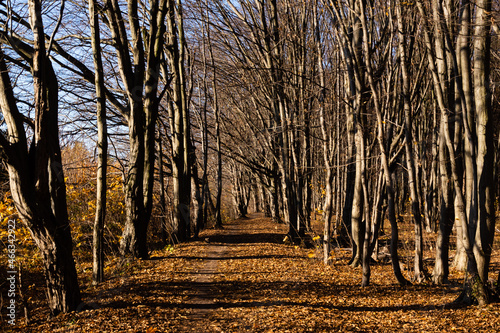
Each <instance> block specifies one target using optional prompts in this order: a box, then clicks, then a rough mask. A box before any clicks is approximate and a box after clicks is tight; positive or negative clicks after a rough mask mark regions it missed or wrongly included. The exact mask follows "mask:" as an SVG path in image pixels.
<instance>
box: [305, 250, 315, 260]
mask: <svg viewBox="0 0 500 333" xmlns="http://www.w3.org/2000/svg"><path fill="white" fill-rule="evenodd" d="M307 257H309V258H314V257H316V252H315V251H314V250H311V251H309V253H308V254H307Z"/></svg>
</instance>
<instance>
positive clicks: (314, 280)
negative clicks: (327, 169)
mask: <svg viewBox="0 0 500 333" xmlns="http://www.w3.org/2000/svg"><path fill="white" fill-rule="evenodd" d="M285 233H286V227H285V226H283V225H276V224H274V223H271V222H270V221H269V220H267V219H263V218H254V219H247V220H239V221H236V222H234V223H232V224H229V225H226V226H225V229H224V230H222V231H221V230H206V231H204V232H203V234H202V238H201V239H205V238H209V240H210V241H209V242H208V243H207V242H204V241H197V242H190V243H186V244H181V245H179V246H176V247H175V248H174V249H173V250H172V249H169V250H168V251H163V252H156V253H154V254H153V257H152V260H148V261H137V262H132V263H130V267H126V268H123V267H122V268H120V269H118V268H115V269H114V270H111V272H110V274H112V275H111V277H110V279H109V280H107V281H106V282H105V283H103V284H101V285H99V286H97V287H94V286H92V285H91V284H90V282H88V283H86V284H85V285H84V286H83V290H84V297H85V302H87V303H88V304H95V306H94V307H91V308H89V309H88V310H85V311H81V312H78V313H69V314H63V315H59V316H57V317H52V318H49V319H47V318H48V316H49V314H48V310H47V308H46V306H44V304H42V303H41V302H40V298H41V297H40V296H38V300H39V301H38V303H36V305H37V306H36V307H34V308H33V309H32V315H33V321H32V323H31V324H30V325H28V326H20V327H16V330H17V331H18V330H19V329H21V330H22V331H25V332H52V331H54V332H86V333H90V332H146V333H153V332H332V331H370V332H396V331H397V332H401V331H402V332H414V331H422V332H424V331H425V332H437V331H482V332H496V331H498V330H499V329H500V324H499V323H498V320H497V319H498V317H499V315H500V306H499V305H498V304H491V305H489V306H487V307H484V308H477V307H468V308H460V309H445V308H443V305H444V304H446V303H449V302H451V301H453V300H454V299H455V298H456V297H457V295H458V293H459V292H460V285H459V283H460V280H458V278H457V276H458V275H453V277H454V280H452V284H451V285H449V286H432V285H413V286H409V287H400V286H398V285H397V284H396V281H395V279H394V277H393V273H392V270H391V267H390V265H388V264H376V265H374V266H373V267H372V285H371V286H370V287H367V288H361V287H359V283H360V276H361V272H360V270H359V269H353V268H351V267H349V266H347V265H346V263H347V261H348V259H349V256H350V253H349V252H348V251H344V250H342V249H336V250H335V259H336V260H335V261H334V265H333V266H329V267H325V266H324V265H323V264H322V262H321V261H320V260H318V259H316V258H314V257H318V256H317V255H316V253H315V252H314V251H311V250H308V249H303V248H300V247H296V246H293V245H286V244H283V237H284V236H283V235H284V234H285ZM311 253H314V254H315V255H314V256H313V258H312V259H311V258H310V254H311ZM319 257H321V256H319ZM83 274H89V273H88V272H86V273H83ZM83 280H85V279H83ZM88 281H89V280H88ZM40 287H43V284H40V283H39V288H40ZM38 290H39V291H38V293H39V294H40V293H41V289H38ZM42 297H43V296H42Z"/></svg>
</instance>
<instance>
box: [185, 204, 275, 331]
mask: <svg viewBox="0 0 500 333" xmlns="http://www.w3.org/2000/svg"><path fill="white" fill-rule="evenodd" d="M262 219H264V214H262V213H253V214H249V215H248V216H247V217H245V218H240V219H237V220H235V221H232V222H231V223H230V224H226V225H224V228H223V229H219V230H208V231H206V232H205V233H203V235H204V236H205V237H203V239H202V241H203V245H202V246H201V247H200V249H199V255H200V258H199V260H197V261H196V263H195V265H194V267H188V271H189V272H191V278H192V282H193V291H192V293H191V295H190V296H189V298H188V299H186V301H185V306H186V307H187V308H191V309H192V311H191V313H190V314H189V315H188V316H187V320H188V321H191V320H195V321H207V320H209V315H210V313H211V312H212V311H213V310H214V309H216V308H217V307H218V305H219V304H221V303H223V302H224V301H225V300H224V297H223V294H222V293H221V291H220V289H219V287H218V283H217V281H220V280H221V278H223V277H224V276H225V272H224V271H223V270H222V269H221V267H220V266H221V265H220V263H221V261H223V260H234V259H235V258H238V254H237V252H238V247H239V246H241V245H243V244H246V245H247V246H259V244H260V243H265V242H268V241H270V242H276V241H277V240H278V239H279V238H280V237H281V236H280V234H279V235H278V234H272V233H269V231H268V230H262V226H261V225H260V224H261V223H262ZM276 229H278V228H277V227H276ZM250 244H253V245H250Z"/></svg>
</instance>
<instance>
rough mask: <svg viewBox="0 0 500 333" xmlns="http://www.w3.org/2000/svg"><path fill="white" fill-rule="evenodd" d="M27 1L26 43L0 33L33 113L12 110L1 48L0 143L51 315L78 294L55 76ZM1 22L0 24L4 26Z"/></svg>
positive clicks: (38, 5)
mask: <svg viewBox="0 0 500 333" xmlns="http://www.w3.org/2000/svg"><path fill="white" fill-rule="evenodd" d="M28 5H29V23H30V24H29V26H30V28H31V32H32V38H33V40H32V41H31V42H30V44H27V43H25V41H24V40H20V39H17V37H15V36H16V35H15V33H14V32H13V31H1V33H0V37H1V40H2V43H3V44H7V45H10V46H11V48H12V50H13V51H15V52H17V53H18V54H19V55H20V56H21V58H22V59H23V61H24V64H25V65H27V66H28V68H29V69H30V70H31V75H32V78H33V100H34V111H35V114H34V119H33V120H31V119H27V118H26V117H25V115H23V114H22V113H21V112H20V110H19V109H18V106H17V100H16V95H15V91H14V88H13V86H12V84H11V80H10V77H9V71H8V67H7V61H8V60H10V59H12V58H11V57H8V56H6V54H5V51H4V50H3V47H2V49H1V50H0V108H1V110H2V114H3V117H4V119H5V122H6V124H7V133H6V135H5V134H2V135H1V136H0V145H1V146H2V148H3V152H4V156H3V157H4V160H5V163H6V164H7V169H8V171H9V179H10V187H11V193H12V198H13V200H14V203H15V206H16V209H17V211H18V213H19V215H20V216H21V218H22V220H23V222H24V224H25V225H26V226H27V228H28V229H29V231H30V233H31V236H32V238H33V240H34V242H35V244H36V245H37V247H38V249H39V250H40V254H41V256H42V259H43V263H44V270H45V275H46V283H47V301H48V305H49V308H50V309H51V311H52V312H53V313H54V314H57V313H59V312H68V311H73V310H76V309H77V307H78V305H79V304H80V302H81V296H80V288H79V286H78V276H77V272H76V268H75V262H74V260H73V254H72V253H73V244H72V238H71V230H70V226H69V222H68V213H67V205H66V186H65V183H64V174H63V169H62V163H61V150H60V146H59V127H58V103H59V100H58V80H57V77H56V74H55V71H54V68H53V66H52V62H51V60H50V58H49V57H48V51H49V50H47V48H46V44H45V37H46V36H45V30H44V24H43V20H42V13H43V12H44V11H43V7H42V2H41V1H39V0H29V1H28ZM8 10H9V11H10V10H11V8H9V9H8ZM61 15H62V9H61ZM6 23H7V22H4V25H3V27H9V26H10V25H9V24H6ZM56 30H57V29H56ZM56 30H54V32H53V34H52V35H54V34H55V32H56ZM15 63H17V64H19V62H15ZM26 125H27V126H28V127H29V128H30V129H31V130H32V131H33V137H32V138H31V139H28V135H27V131H26V127H25V126H26ZM30 141H31V142H30Z"/></svg>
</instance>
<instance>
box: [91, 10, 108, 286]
mask: <svg viewBox="0 0 500 333" xmlns="http://www.w3.org/2000/svg"><path fill="white" fill-rule="evenodd" d="M95 7H96V3H95V0H89V21H90V29H91V42H92V51H93V56H94V68H95V72H96V73H95V87H96V89H95V90H96V98H97V103H96V113H97V154H98V157H97V177H96V178H97V191H96V192H97V198H96V213H95V221H94V234H93V246H92V248H93V264H92V281H93V283H99V282H103V280H104V251H103V247H104V239H103V231H104V221H105V218H106V189H107V187H106V178H107V177H106V176H107V163H108V138H107V126H106V95H105V93H104V71H103V66H102V56H101V47H100V42H101V37H100V31H99V15H98V13H97V12H96V8H95Z"/></svg>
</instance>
